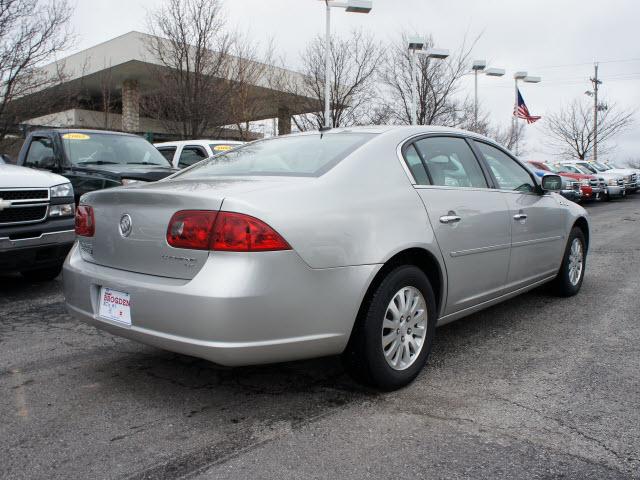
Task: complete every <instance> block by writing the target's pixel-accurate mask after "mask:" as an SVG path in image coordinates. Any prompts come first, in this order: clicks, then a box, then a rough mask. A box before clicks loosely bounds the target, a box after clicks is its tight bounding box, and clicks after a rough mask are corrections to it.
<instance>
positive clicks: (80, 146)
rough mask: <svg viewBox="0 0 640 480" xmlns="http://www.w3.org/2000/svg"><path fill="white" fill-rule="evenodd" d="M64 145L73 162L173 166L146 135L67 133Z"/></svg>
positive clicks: (79, 164) (63, 138)
mask: <svg viewBox="0 0 640 480" xmlns="http://www.w3.org/2000/svg"><path fill="white" fill-rule="evenodd" d="M62 144H63V145H64V149H65V151H66V152H67V156H68V157H69V160H70V161H71V163H73V164H74V165H76V166H83V165H117V164H120V165H123V164H124V165H158V166H162V167H169V166H170V163H169V162H168V161H167V159H166V158H165V157H163V156H162V154H161V153H160V152H159V151H158V150H157V149H156V147H154V146H153V145H151V144H150V143H149V142H147V141H146V140H145V139H144V138H142V137H136V136H132V135H114V134H108V133H93V132H91V133H84V132H82V133H81V132H77V133H65V134H63V135H62Z"/></svg>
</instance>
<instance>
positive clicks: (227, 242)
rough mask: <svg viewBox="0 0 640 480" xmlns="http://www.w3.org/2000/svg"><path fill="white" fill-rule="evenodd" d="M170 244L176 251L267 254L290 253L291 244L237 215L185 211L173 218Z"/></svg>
mask: <svg viewBox="0 0 640 480" xmlns="http://www.w3.org/2000/svg"><path fill="white" fill-rule="evenodd" d="M167 243H168V244H169V245H171V246H172V247H175V248H189V249H194V250H224V251H231V252H261V251H262V252H264V251H272V250H290V249H291V247H290V246H289V244H288V243H287V242H286V241H285V240H284V239H283V238H282V237H281V236H280V234H278V232H276V231H275V230H274V229H273V228H271V227H270V226H269V225H267V224H266V223H264V222H263V221H262V220H259V219H257V218H255V217H251V216H249V215H244V214H242V213H234V212H211V211H205V210H182V211H180V212H177V213H175V214H174V215H173V217H171V221H170V222H169V227H168V228H167Z"/></svg>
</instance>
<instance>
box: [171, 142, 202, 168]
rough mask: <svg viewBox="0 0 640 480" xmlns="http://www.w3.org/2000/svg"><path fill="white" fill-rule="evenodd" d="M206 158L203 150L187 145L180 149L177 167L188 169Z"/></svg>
mask: <svg viewBox="0 0 640 480" xmlns="http://www.w3.org/2000/svg"><path fill="white" fill-rule="evenodd" d="M207 157H208V155H207V152H206V151H205V149H204V148H202V147H198V146H195V145H187V146H186V147H184V148H183V149H182V152H180V159H179V160H178V167H180V168H185V167H190V166H191V165H193V164H194V163H198V162H199V161H200V160H202V159H203V158H207Z"/></svg>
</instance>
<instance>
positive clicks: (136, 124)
mask: <svg viewBox="0 0 640 480" xmlns="http://www.w3.org/2000/svg"><path fill="white" fill-rule="evenodd" d="M122 130H124V131H125V132H139V131H140V89H139V86H138V81H137V80H125V81H124V82H122Z"/></svg>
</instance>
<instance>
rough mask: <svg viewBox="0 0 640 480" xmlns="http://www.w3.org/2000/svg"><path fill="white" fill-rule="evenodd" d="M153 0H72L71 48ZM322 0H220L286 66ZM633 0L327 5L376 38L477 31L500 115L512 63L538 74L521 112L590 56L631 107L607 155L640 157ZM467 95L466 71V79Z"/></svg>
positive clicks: (140, 19) (579, 79) (344, 28)
mask: <svg viewBox="0 0 640 480" xmlns="http://www.w3.org/2000/svg"><path fill="white" fill-rule="evenodd" d="M161 1H162V0H91V1H89V0H77V4H76V8H75V13H74V17H73V26H74V29H75V31H76V33H77V35H78V44H77V48H76V49H75V50H79V49H82V48H86V47H90V46H92V45H95V44H96V43H99V42H102V41H105V40H108V39H110V38H113V37H115V36H117V35H120V34H123V33H126V32H128V31H131V30H141V31H146V26H145V15H146V10H147V9H148V8H152V7H153V6H154V5H158V4H160V3H161ZM323 6H324V2H321V1H318V0H226V9H227V12H228V17H229V22H230V24H231V25H233V26H236V27H238V28H239V29H240V30H243V31H246V32H249V33H250V34H251V35H252V36H253V37H254V38H255V39H256V40H262V39H265V40H267V39H269V38H273V39H274V41H275V44H276V46H277V48H278V49H279V51H280V53H281V54H282V55H284V56H285V58H286V61H287V65H288V66H289V67H290V68H293V69H295V68H297V67H298V65H299V61H300V60H299V59H300V55H299V52H300V51H301V50H302V49H303V48H304V45H305V44H306V42H307V41H308V40H309V39H310V38H311V37H312V36H313V35H316V34H320V33H322V32H323V31H324V10H323ZM638 19H640V2H638V1H637V0H607V1H599V2H596V1H593V0H553V1H552V0H535V1H533V0H530V1H526V2H525V1H520V0H482V1H478V0H374V2H373V10H372V12H371V13H370V14H369V15H360V14H347V13H345V12H344V11H343V10H340V9H334V10H333V12H332V26H333V28H332V31H333V33H335V34H347V33H348V32H349V31H350V30H351V29H352V28H362V29H364V30H368V31H371V32H372V33H374V34H375V35H376V36H377V37H378V38H379V39H380V40H382V41H392V40H394V39H396V38H397V36H398V35H399V34H400V33H401V32H403V31H404V32H407V33H420V34H425V33H426V34H432V35H433V37H434V39H435V41H436V44H437V46H439V47H441V48H448V49H451V50H453V49H456V48H458V47H459V45H460V43H461V42H462V39H463V37H464V36H465V34H466V35H468V36H471V37H473V36H476V35H478V34H482V36H481V38H480V40H479V42H478V43H477V45H476V48H475V50H474V52H475V55H474V57H476V58H483V59H486V60H488V61H489V63H490V65H493V66H496V67H502V68H505V69H506V70H507V75H505V76H504V77H502V78H493V77H481V78H480V81H479V91H480V100H481V103H482V105H483V107H484V108H486V109H487V110H488V111H489V112H491V116H492V119H493V120H494V121H495V122H497V123H501V124H506V123H507V122H509V121H510V118H511V111H512V108H513V79H512V74H513V72H514V71H516V70H526V71H528V72H529V73H530V74H532V75H540V76H542V83H540V84H530V85H527V84H525V85H523V86H522V87H521V91H522V94H523V96H524V99H525V101H526V103H527V106H528V107H529V111H530V112H531V113H532V114H534V115H542V116H543V119H544V116H545V114H546V113H548V112H551V111H553V110H555V109H557V108H559V107H560V106H561V105H562V104H565V103H568V102H570V101H571V100H572V99H574V98H579V97H584V91H585V90H587V89H590V83H589V76H590V75H591V74H592V73H593V62H594V60H598V61H599V62H600V76H601V79H602V80H603V82H604V83H603V84H602V86H601V92H602V96H603V97H604V98H605V99H606V101H608V102H610V103H611V102H613V103H617V104H619V105H621V106H625V107H627V108H632V109H635V110H636V111H637V113H636V115H635V124H634V125H633V127H632V128H631V130H630V131H628V132H627V133H625V134H624V135H621V136H620V137H618V138H617V139H616V143H617V149H616V150H615V154H614V155H612V156H611V158H612V159H616V158H619V159H626V158H629V157H634V158H639V157H640V138H639V135H638V132H640V33H639V32H638ZM467 83H468V91H469V94H472V93H473V91H472V88H473V84H472V78H471V77H469V79H468V82H467ZM541 123H542V121H540V122H538V123H536V124H534V125H532V126H527V127H526V129H527V138H526V141H527V149H528V155H527V156H528V157H529V158H550V155H549V152H547V149H546V148H545V147H544V137H543V135H542V134H541V127H540V124H541Z"/></svg>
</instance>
